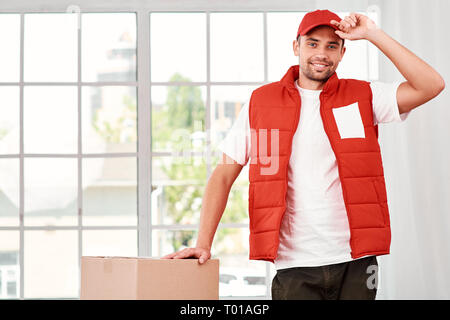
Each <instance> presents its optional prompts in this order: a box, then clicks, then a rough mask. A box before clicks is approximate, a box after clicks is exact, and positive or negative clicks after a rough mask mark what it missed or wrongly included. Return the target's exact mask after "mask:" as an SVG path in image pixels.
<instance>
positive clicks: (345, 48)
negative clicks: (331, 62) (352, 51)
mask: <svg viewBox="0 0 450 320" xmlns="http://www.w3.org/2000/svg"><path fill="white" fill-rule="evenodd" d="M341 50H342V51H341V52H342V53H341V59H340V60H339V62H341V61H342V58H344V54H345V50H347V47H345V46H344V47H343V48H342V49H341Z"/></svg>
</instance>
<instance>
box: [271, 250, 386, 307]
mask: <svg viewBox="0 0 450 320" xmlns="http://www.w3.org/2000/svg"><path fill="white" fill-rule="evenodd" d="M377 283H378V262H377V258H376V256H370V257H366V258H361V259H357V260H352V261H349V262H344V263H337V264H332V265H327V266H320V267H298V268H288V269H281V270H278V271H277V274H276V275H275V277H274V278H273V280H272V299H273V300H361V299H362V300H375V296H376V294H377V286H376V285H377Z"/></svg>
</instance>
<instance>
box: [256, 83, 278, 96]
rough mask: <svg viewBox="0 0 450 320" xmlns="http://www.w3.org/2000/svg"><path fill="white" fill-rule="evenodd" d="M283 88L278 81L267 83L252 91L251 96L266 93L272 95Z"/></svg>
mask: <svg viewBox="0 0 450 320" xmlns="http://www.w3.org/2000/svg"><path fill="white" fill-rule="evenodd" d="M282 88H283V85H282V84H281V82H280V81H276V82H271V83H267V84H265V85H262V86H260V87H258V88H256V89H255V90H253V93H252V95H263V94H266V93H272V92H274V91H279V90H281V89H282Z"/></svg>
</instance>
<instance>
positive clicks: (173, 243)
mask: <svg viewBox="0 0 450 320" xmlns="http://www.w3.org/2000/svg"><path fill="white" fill-rule="evenodd" d="M197 234H198V232H197V231H196V230H153V231H152V257H162V256H165V255H166V254H169V253H172V252H175V251H178V250H181V249H183V248H187V247H194V246H195V243H196V241H197Z"/></svg>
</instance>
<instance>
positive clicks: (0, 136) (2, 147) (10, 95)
mask: <svg viewBox="0 0 450 320" xmlns="http://www.w3.org/2000/svg"><path fill="white" fill-rule="evenodd" d="M0 52H1V50H0ZM0 54H1V53H0ZM0 74H1V72H0ZM0 97H1V103H0V154H18V153H19V141H20V127H19V112H20V105H19V87H10V86H5V87H3V86H2V87H0Z"/></svg>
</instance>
